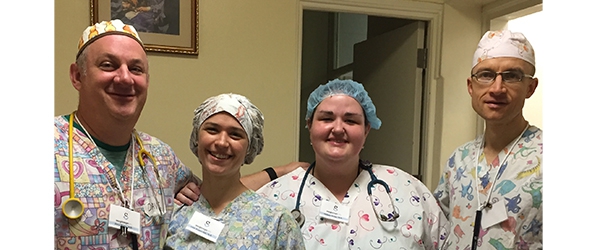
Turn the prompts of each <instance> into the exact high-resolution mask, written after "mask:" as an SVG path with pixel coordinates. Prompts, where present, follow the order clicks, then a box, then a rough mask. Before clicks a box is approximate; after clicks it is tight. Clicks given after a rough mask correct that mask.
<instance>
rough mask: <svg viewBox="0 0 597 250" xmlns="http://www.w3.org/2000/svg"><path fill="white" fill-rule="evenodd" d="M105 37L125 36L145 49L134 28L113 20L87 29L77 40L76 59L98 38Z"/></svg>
mask: <svg viewBox="0 0 597 250" xmlns="http://www.w3.org/2000/svg"><path fill="white" fill-rule="evenodd" d="M106 35H125V36H129V37H131V38H133V39H135V40H136V41H137V42H138V43H139V44H140V45H141V47H143V48H144V49H145V47H144V46H143V42H141V38H139V33H137V30H135V27H133V26H132V25H128V24H124V23H123V22H122V21H120V20H118V19H114V20H111V21H102V22H101V23H96V24H94V25H91V26H89V27H87V28H86V29H85V30H84V31H83V34H82V35H81V38H79V45H78V47H77V48H78V49H79V52H77V58H78V57H79V55H81V52H82V51H83V50H84V49H85V48H86V47H87V46H89V44H91V43H93V42H94V41H95V40H97V39H99V38H100V37H103V36H106Z"/></svg>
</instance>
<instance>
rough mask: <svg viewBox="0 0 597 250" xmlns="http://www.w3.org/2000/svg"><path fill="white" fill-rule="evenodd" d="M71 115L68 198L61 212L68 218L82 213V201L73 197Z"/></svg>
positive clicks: (71, 117) (71, 124)
mask: <svg viewBox="0 0 597 250" xmlns="http://www.w3.org/2000/svg"><path fill="white" fill-rule="evenodd" d="M73 116H74V112H73V113H72V114H71V115H70V117H69V119H68V172H69V185H70V190H69V194H70V195H69V198H68V200H66V201H65V202H64V203H63V204H62V213H63V214H64V216H66V217H67V218H69V219H73V220H75V219H78V218H80V217H81V215H83V202H81V200H80V199H79V198H75V174H74V172H73V171H74V170H73Z"/></svg>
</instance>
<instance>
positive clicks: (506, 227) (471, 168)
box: [434, 126, 543, 249]
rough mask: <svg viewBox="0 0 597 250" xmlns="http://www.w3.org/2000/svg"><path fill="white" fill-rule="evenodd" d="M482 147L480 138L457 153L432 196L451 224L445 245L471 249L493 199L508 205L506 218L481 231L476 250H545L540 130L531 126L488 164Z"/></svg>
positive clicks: (494, 203) (494, 201) (463, 146)
mask: <svg viewBox="0 0 597 250" xmlns="http://www.w3.org/2000/svg"><path fill="white" fill-rule="evenodd" d="M482 145H483V135H480V136H479V137H477V138H476V139H475V140H473V141H470V142H467V143H465V144H464V145H462V146H461V147H459V148H457V149H456V150H455V151H454V153H453V154H452V156H450V158H449V159H448V162H447V164H446V166H445V168H444V174H443V176H442V177H441V178H440V181H439V185H438V187H437V189H436V190H435V192H434V195H435V197H436V198H437V199H438V200H439V202H440V205H441V206H442V209H443V210H444V211H445V213H446V215H447V216H448V218H449V219H450V221H451V224H452V227H451V229H450V236H449V238H448V241H447V242H446V245H447V246H449V248H450V249H470V247H471V244H472V238H473V231H474V230H473V226H474V224H475V213H476V210H477V209H478V208H479V204H483V203H484V202H485V201H487V200H488V195H490V197H489V201H490V203H491V204H492V207H495V206H496V204H503V206H505V209H504V210H505V211H506V213H507V219H505V220H504V221H502V222H501V223H497V224H495V225H491V226H488V227H487V228H481V230H480V233H479V240H478V243H477V247H478V248H477V249H542V248H543V197H542V196H543V170H542V168H541V162H542V160H543V140H542V131H541V129H539V128H537V127H535V126H529V127H528V128H527V129H526V130H525V131H524V132H523V133H522V136H521V137H520V139H518V140H514V141H512V142H510V145H508V146H506V148H504V150H502V151H501V152H500V153H499V155H498V157H497V158H496V159H495V160H494V161H493V162H491V164H489V165H488V164H487V161H486V159H485V156H484V154H483V153H482V150H481V147H482ZM510 148H512V151H511V152H509V150H510ZM504 158H505V159H506V160H505V161H504ZM502 161H503V164H501V166H500V162H502ZM475 165H476V166H475ZM492 209H493V208H492ZM504 217H505V216H504ZM488 224H489V223H488ZM481 225H483V224H481Z"/></svg>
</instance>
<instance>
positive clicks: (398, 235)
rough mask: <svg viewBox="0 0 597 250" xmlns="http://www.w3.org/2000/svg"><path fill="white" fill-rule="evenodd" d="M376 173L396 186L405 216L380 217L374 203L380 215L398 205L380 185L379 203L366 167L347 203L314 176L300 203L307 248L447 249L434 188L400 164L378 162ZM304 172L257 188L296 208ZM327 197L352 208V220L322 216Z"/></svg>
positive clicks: (377, 187)
mask: <svg viewBox="0 0 597 250" xmlns="http://www.w3.org/2000/svg"><path fill="white" fill-rule="evenodd" d="M372 171H373V173H374V174H375V176H377V178H378V179H379V180H383V181H385V182H386V183H387V184H388V186H389V187H390V190H391V192H390V193H391V197H392V199H393V200H394V205H395V207H396V211H397V212H398V213H399V215H400V217H398V219H397V220H396V221H395V222H381V221H380V220H379V219H378V217H377V216H376V213H375V211H374V210H373V205H372V204H375V206H376V208H375V209H376V210H377V211H379V213H380V214H382V213H383V214H386V213H387V212H388V211H391V207H392V205H391V204H390V200H389V199H390V198H389V197H388V194H387V193H386V191H385V189H384V188H383V187H382V186H380V185H375V186H374V189H373V190H372V197H373V201H372V200H371V199H370V198H369V195H368V194H367V184H368V183H369V181H371V177H370V175H369V173H368V172H367V171H365V170H363V171H361V172H360V174H359V176H358V177H357V178H356V180H355V181H354V183H353V184H352V186H351V187H350V188H349V189H348V192H347V193H346V195H345V196H344V199H343V200H342V201H341V202H339V201H338V200H337V199H336V197H335V196H334V195H333V194H332V193H331V192H330V191H329V189H327V187H325V186H324V185H323V184H322V183H320V182H319V180H318V179H317V178H315V177H314V176H313V175H311V174H308V175H307V178H308V179H307V181H306V183H305V186H304V188H303V192H302V194H301V201H300V211H301V212H302V214H304V215H305V224H304V225H303V227H302V228H301V230H302V233H303V238H304V239H305V245H306V247H307V249H334V250H337V249H399V250H400V249H404V250H411V249H427V250H428V249H443V248H442V245H443V243H444V240H445V239H446V236H447V235H446V234H447V225H446V223H447V220H446V217H445V216H444V214H443V213H442V211H441V208H440V207H439V205H438V204H437V201H436V200H435V198H433V195H432V193H431V191H429V189H427V187H426V186H425V185H424V184H423V183H422V182H420V181H419V180H417V179H416V178H414V177H413V176H412V175H410V174H408V173H406V172H404V171H402V170H400V169H398V168H396V167H391V166H384V165H377V164H373V167H372ZM304 176H305V170H304V169H303V168H297V169H296V170H294V171H293V172H290V173H288V174H286V175H284V176H281V177H280V178H278V179H276V180H274V181H271V182H269V183H268V184H266V185H265V186H263V187H261V188H260V189H259V190H257V192H258V193H260V194H261V195H263V196H265V197H268V198H270V199H272V200H274V201H277V202H279V203H281V204H282V205H284V206H285V207H287V208H288V209H294V208H295V205H296V200H297V196H298V193H299V187H300V185H301V182H302V180H303V177H304ZM322 201H331V202H334V203H335V204H338V205H339V204H342V205H344V206H346V207H348V208H349V209H350V210H349V216H350V217H349V219H348V223H344V222H338V221H335V220H330V219H324V218H323V217H320V216H319V209H320V207H321V205H322Z"/></svg>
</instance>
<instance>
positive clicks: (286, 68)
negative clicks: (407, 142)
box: [55, 0, 482, 189]
mask: <svg viewBox="0 0 597 250" xmlns="http://www.w3.org/2000/svg"><path fill="white" fill-rule="evenodd" d="M428 2H434V3H438V2H441V1H428ZM459 2H460V1H449V2H448V3H446V4H443V6H444V12H443V19H442V20H441V21H442V22H443V25H442V26H440V27H442V31H441V32H442V35H443V38H442V43H443V44H442V45H441V48H439V53H440V55H441V63H440V64H441V66H440V72H439V74H435V75H434V77H436V78H437V83H438V86H437V92H438V93H434V94H433V95H434V96H438V100H437V101H438V102H437V103H435V106H436V107H437V110H436V111H437V112H438V113H437V114H435V116H436V117H437V118H439V119H440V120H438V121H437V123H438V124H437V126H438V127H437V128H438V129H437V131H436V132H435V133H434V136H435V140H436V141H437V146H436V148H437V150H435V151H434V152H436V153H435V154H436V155H435V157H436V158H437V162H439V163H440V164H434V165H437V167H434V169H433V170H432V172H433V178H432V179H431V181H430V182H429V183H432V184H428V186H429V188H430V189H434V188H435V186H436V183H437V180H438V179H439V175H440V171H441V168H442V167H443V165H444V163H445V161H446V160H447V158H448V156H449V155H450V153H451V152H452V151H453V150H454V149H455V148H456V147H457V146H458V145H460V144H462V143H464V142H466V141H468V140H470V139H472V138H473V137H474V135H475V123H476V115H475V114H474V112H473V110H472V109H471V107H470V97H469V96H468V93H467V92H466V87H465V86H466V85H465V79H466V77H467V76H468V74H469V69H470V58H472V53H473V49H474V47H475V45H476V43H477V41H478V39H479V38H480V37H481V34H482V33H481V16H480V12H481V11H480V10H481V8H480V7H479V6H473V7H471V5H470V4H458V3H459ZM299 12H300V6H299V2H298V1H273V0H272V1H231V0H219V1H199V55H198V56H174V55H172V54H155V53H150V54H149V60H150V65H151V81H150V83H151V85H150V90H149V99H148V102H147V104H146V107H145V109H144V111H143V114H142V116H141V119H140V121H139V123H138V126H137V128H138V129H139V130H142V131H145V132H148V133H150V134H152V135H154V136H157V137H158V138H160V139H162V140H163V141H165V142H167V143H168V144H170V145H171V146H172V147H173V148H174V150H175V152H177V154H178V155H179V157H180V158H181V160H182V161H183V162H184V163H185V164H187V165H188V166H190V167H191V168H192V169H193V171H195V172H196V173H197V174H199V175H200V167H199V164H198V162H197V160H196V158H195V156H194V155H193V154H192V153H191V152H190V150H189V149H188V137H189V133H190V129H191V125H190V124H191V119H192V111H193V109H194V108H196V107H197V106H198V105H199V103H200V102H201V101H203V100H204V99H205V98H207V97H209V96H212V95H215V94H219V93H223V92H236V93H240V94H243V95H246V96H247V97H249V98H250V99H251V100H252V101H253V102H254V103H255V104H256V105H257V106H258V107H260V108H261V110H262V111H263V112H264V114H265V118H266V123H265V141H266V144H265V148H264V151H263V153H262V155H260V156H258V157H257V158H256V160H255V162H254V163H253V164H251V165H249V166H245V167H244V168H243V169H242V172H243V174H246V173H252V172H255V171H257V170H260V169H262V168H264V167H266V166H268V165H280V164H285V163H287V162H289V161H293V160H296V159H297V152H298V141H297V140H298V130H299V129H302V127H300V126H299V114H298V112H299V110H300V109H301V108H303V106H299V101H298V98H299V94H300V93H299V89H298V88H299V87H298V86H299V79H298V78H299V75H300V64H299V46H300V43H301V41H300V39H299V34H300V32H299V30H298V29H299V27H300V24H299V21H300V16H299V15H300V13H299ZM55 20H56V22H57V23H58V22H59V23H70V24H71V25H68V26H66V25H61V26H60V27H62V28H61V29H56V31H55V47H56V51H55V114H56V115H59V114H63V113H68V112H71V111H72V110H74V109H76V104H77V92H76V91H75V90H74V89H73V88H72V86H71V85H70V80H69V78H68V65H69V64H70V63H72V61H73V60H74V56H75V53H76V44H77V41H78V39H79V36H80V35H81V32H82V31H83V29H84V28H85V27H86V26H88V25H89V5H88V1H80V0H61V1H55Z"/></svg>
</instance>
